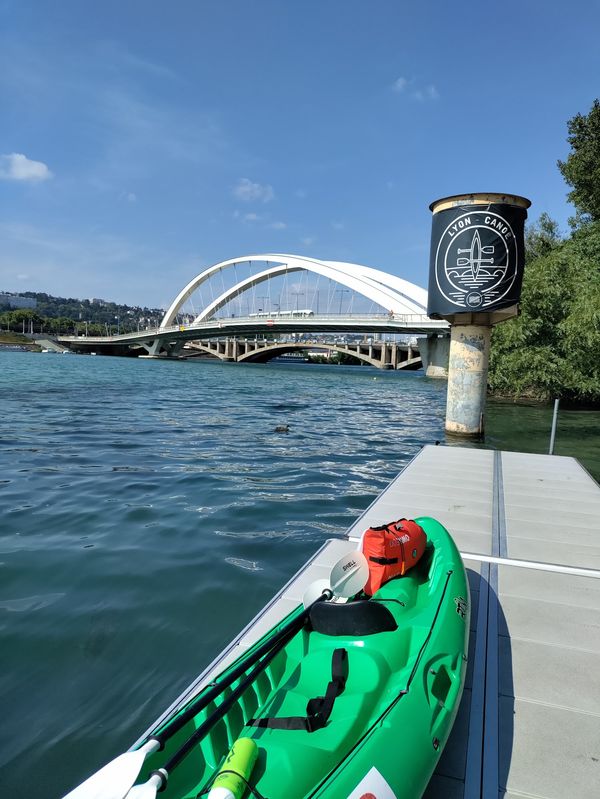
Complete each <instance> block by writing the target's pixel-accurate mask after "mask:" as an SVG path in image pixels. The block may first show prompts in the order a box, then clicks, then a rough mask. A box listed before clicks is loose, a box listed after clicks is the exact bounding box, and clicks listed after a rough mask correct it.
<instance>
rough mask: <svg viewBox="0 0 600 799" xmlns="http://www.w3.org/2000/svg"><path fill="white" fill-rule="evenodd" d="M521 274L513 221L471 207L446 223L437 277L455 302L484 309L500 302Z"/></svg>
mask: <svg viewBox="0 0 600 799" xmlns="http://www.w3.org/2000/svg"><path fill="white" fill-rule="evenodd" d="M516 276H517V244H516V240H515V234H514V232H513V229H512V227H511V225H510V223H509V222H507V220H506V219H504V217H502V216H500V214H497V213H494V212H492V211H468V212H466V213H463V214H461V215H460V216H457V217H455V218H454V219H453V220H452V221H451V222H450V223H449V224H448V225H447V227H446V229H445V230H444V232H443V233H442V236H441V237H440V241H439V243H438V246H437V251H436V255H435V278H436V282H437V285H438V288H439V290H440V292H441V294H442V295H443V296H444V297H445V299H446V300H448V302H450V303H452V305H456V306H457V307H458V308H463V309H465V310H473V311H481V310H485V309H486V308H488V307H489V306H491V305H495V304H496V303H497V302H499V301H500V300H501V299H502V298H503V297H504V296H505V295H506V294H507V293H508V292H509V291H510V289H511V286H512V285H513V283H514V282H515V278H516Z"/></svg>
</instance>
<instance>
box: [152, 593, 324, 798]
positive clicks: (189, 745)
mask: <svg viewBox="0 0 600 799" xmlns="http://www.w3.org/2000/svg"><path fill="white" fill-rule="evenodd" d="M317 601H318V600H317ZM309 610H310V607H309V608H306V610H305V611H304V612H303V614H302V615H304V613H306V612H308V611H309ZM296 632H297V631H296V630H295V629H288V630H287V636H283V638H281V639H280V640H279V641H278V643H277V644H275V645H274V646H273V647H272V649H271V650H270V651H269V652H267V654H266V655H265V657H264V658H263V659H262V660H261V661H260V662H259V663H257V664H256V665H255V667H254V668H253V669H252V671H251V672H250V674H249V675H248V676H247V678H246V679H245V680H242V682H241V683H240V684H239V685H238V687H237V688H235V689H234V690H233V691H232V692H231V694H230V695H229V696H228V697H227V699H225V700H223V702H221V704H220V705H219V707H218V708H216V710H215V711H214V712H213V713H211V715H210V716H209V717H208V718H207V719H206V721H204V722H203V723H202V724H201V725H200V726H199V727H198V729H197V730H196V731H195V732H194V733H193V734H192V735H190V737H189V738H188V739H187V741H186V742H185V743H184V744H183V746H182V747H181V748H180V749H178V750H177V752H175V754H174V755H173V757H172V758H171V759H170V760H168V761H167V763H165V765H164V767H163V768H161V769H160V770H159V771H155V772H153V775H154V774H156V775H157V776H158V775H160V776H161V777H162V780H163V785H164V784H166V780H167V776H168V775H169V774H170V773H171V771H173V769H174V768H175V767H176V766H178V765H179V764H180V763H181V761H182V760H183V759H184V757H186V755H188V754H189V753H190V752H191V751H192V749H193V748H194V746H195V745H196V744H197V743H198V741H200V740H201V739H202V738H203V737H204V736H205V735H206V734H207V733H208V732H209V731H210V730H211V729H212V728H213V727H214V726H215V724H216V723H217V722H218V721H220V720H221V719H222V718H223V716H225V714H226V713H227V712H228V710H229V709H230V708H231V707H232V706H233V705H234V704H235V703H236V702H237V700H238V699H239V698H240V696H241V695H242V694H243V693H244V691H246V690H247V688H249V687H250V685H252V683H253V682H254V680H256V678H257V677H258V675H259V674H260V673H261V672H263V671H264V670H265V669H266V668H267V666H268V665H269V663H270V662H271V661H272V660H273V658H274V657H275V656H276V655H277V654H278V653H279V652H281V650H282V649H283V648H284V646H285V645H286V644H287V643H288V641H291V639H292V638H293V637H294V635H295V634H296ZM164 772H166V775H165V773H164Z"/></svg>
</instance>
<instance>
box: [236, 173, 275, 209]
mask: <svg viewBox="0 0 600 799" xmlns="http://www.w3.org/2000/svg"><path fill="white" fill-rule="evenodd" d="M233 196H234V197H236V198H237V199H238V200H243V202H247V203H251V202H263V203H268V202H270V201H271V200H272V199H273V197H274V196H275V192H274V191H273V187H272V186H269V185H268V184H265V185H262V184H260V183H253V182H252V181H251V180H249V179H248V178H240V179H239V181H238V183H237V185H236V186H234V188H233Z"/></svg>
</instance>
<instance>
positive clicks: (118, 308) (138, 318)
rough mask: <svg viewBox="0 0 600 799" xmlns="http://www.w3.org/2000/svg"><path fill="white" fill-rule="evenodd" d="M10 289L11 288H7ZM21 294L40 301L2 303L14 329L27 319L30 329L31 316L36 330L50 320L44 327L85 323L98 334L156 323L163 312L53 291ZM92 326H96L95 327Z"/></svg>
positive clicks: (1, 312) (1, 318)
mask: <svg viewBox="0 0 600 799" xmlns="http://www.w3.org/2000/svg"><path fill="white" fill-rule="evenodd" d="M7 293H8V292H7ZM19 296H21V297H32V298H33V299H35V300H36V301H37V306H36V307H35V308H33V309H22V310H15V309H11V308H9V307H8V306H7V305H2V304H0V323H3V324H4V326H9V327H12V328H13V329H15V327H14V326H15V323H18V329H21V327H22V323H23V319H25V327H24V328H23V329H24V330H26V329H28V326H29V325H30V319H31V318H33V328H32V329H34V330H36V331H37V329H38V324H39V323H40V322H41V321H42V320H44V321H46V320H48V324H47V326H46V328H45V329H47V330H48V331H50V330H52V328H54V327H56V328H57V330H59V329H60V330H61V332H66V331H68V330H71V329H74V328H75V326H77V327H81V326H82V325H84V324H85V323H87V325H88V326H89V329H90V333H91V332H92V329H94V330H95V332H97V333H98V334H100V333H101V332H106V328H107V327H112V328H113V329H116V328H117V326H118V327H119V329H120V330H121V331H122V332H126V331H131V330H136V329H137V328H138V327H140V328H144V327H154V326H155V325H158V324H159V323H160V320H161V319H162V318H163V316H164V310H163V309H161V308H146V307H145V306H144V307H143V306H140V305H133V306H131V305H123V304H120V303H116V302H109V301H108V300H101V299H94V300H89V299H88V300H80V299H75V298H73V297H53V296H52V295H51V294H45V293H43V292H36V291H22V292H20V294H19ZM50 320H60V322H61V324H60V325H56V324H54V325H53V324H52V323H51V321H50ZM92 326H93V328H92Z"/></svg>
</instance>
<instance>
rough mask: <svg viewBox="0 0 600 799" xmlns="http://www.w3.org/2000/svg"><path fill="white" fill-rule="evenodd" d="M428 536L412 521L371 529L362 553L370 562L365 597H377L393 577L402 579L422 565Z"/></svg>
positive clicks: (368, 531) (400, 521) (364, 538)
mask: <svg viewBox="0 0 600 799" xmlns="http://www.w3.org/2000/svg"><path fill="white" fill-rule="evenodd" d="M426 545H427V536H426V535H425V531H424V530H423V528H422V527H420V526H419V525H418V524H417V523H416V522H414V521H412V519H399V520H398V521H397V522H390V523H389V524H384V525H382V526H381V527H369V529H368V530H366V531H365V533H364V534H363V537H362V551H363V554H364V556H365V557H366V559H367V561H368V562H369V579H368V580H367V583H366V585H365V587H364V589H363V590H364V592H365V594H368V595H369V596H373V594H374V593H375V592H376V591H378V590H379V589H380V588H381V586H382V585H383V584H384V583H387V581H388V580H391V579H392V577H399V576H401V575H403V574H406V572H407V571H408V570H409V569H412V567H413V566H414V565H415V564H416V563H418V562H419V560H420V559H421V557H422V555H423V552H425V547H426Z"/></svg>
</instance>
